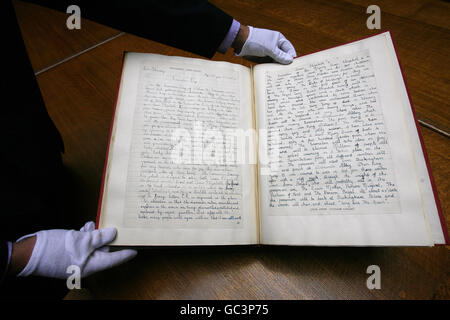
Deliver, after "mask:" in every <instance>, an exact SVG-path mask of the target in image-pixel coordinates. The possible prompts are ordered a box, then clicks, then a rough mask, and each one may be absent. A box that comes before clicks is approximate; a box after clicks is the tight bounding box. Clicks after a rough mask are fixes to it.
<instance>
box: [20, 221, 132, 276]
mask: <svg viewBox="0 0 450 320" xmlns="http://www.w3.org/2000/svg"><path fill="white" fill-rule="evenodd" d="M32 236H36V244H35V245H34V249H33V253H32V254H31V257H30V260H29V261H28V264H27V265H26V266H25V268H24V269H23V270H22V271H21V272H20V273H19V274H18V275H17V276H19V277H24V276H29V275H36V276H43V277H50V278H59V279H67V277H68V276H69V275H70V273H67V267H68V266H70V265H76V266H78V267H79V268H80V270H81V277H86V276H88V275H90V274H92V273H95V272H97V271H101V270H104V269H108V268H112V267H114V266H116V265H119V264H121V263H123V262H126V261H128V260H130V259H132V258H133V257H134V256H136V254H137V252H136V250H131V249H123V250H119V251H115V252H109V247H107V246H105V245H106V244H108V243H110V242H111V241H113V240H114V238H115V236H116V229H115V228H104V229H101V230H95V225H94V223H93V222H92V221H91V222H88V223H86V224H85V225H84V227H83V228H81V229H80V231H76V230H60V229H55V230H45V231H39V232H37V233H34V234H30V235H27V236H24V237H22V238H20V239H19V240H17V241H20V240H22V239H25V238H28V237H32Z"/></svg>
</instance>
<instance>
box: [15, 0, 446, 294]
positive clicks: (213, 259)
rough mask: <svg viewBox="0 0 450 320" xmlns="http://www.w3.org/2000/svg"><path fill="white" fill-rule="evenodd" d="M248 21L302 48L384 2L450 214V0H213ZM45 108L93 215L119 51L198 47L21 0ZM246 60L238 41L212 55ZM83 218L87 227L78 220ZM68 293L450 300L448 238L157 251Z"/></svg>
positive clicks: (333, 35)
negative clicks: (74, 23) (428, 243)
mask: <svg viewBox="0 0 450 320" xmlns="http://www.w3.org/2000/svg"><path fill="white" fill-rule="evenodd" d="M212 2H213V3H215V4H216V5H217V6H218V7H220V8H222V9H223V10H224V11H226V12H228V13H229V14H231V15H232V16H233V17H234V18H235V19H236V20H238V21H240V22H241V23H243V24H248V25H253V26H256V27H262V28H268V29H274V30H278V31H281V32H282V33H283V34H284V35H285V36H286V37H287V38H288V39H289V40H290V41H291V42H292V43H293V44H294V46H295V48H296V50H297V53H298V54H299V55H303V54H308V53H311V52H315V51H318V50H321V49H326V48H329V47H332V46H336V45H339V44H343V43H345V42H349V41H353V40H357V39H359V38H362V37H365V36H368V35H371V34H374V33H376V32H379V31H380V30H368V29H367V27H366V19H367V17H368V14H366V8H367V6H368V5H370V4H377V5H379V6H380V8H381V12H382V14H381V27H382V29H381V31H384V30H390V31H391V32H392V36H393V39H394V41H395V44H396V47H397V49H398V55H399V58H400V61H401V64H402V66H403V68H404V72H405V76H406V80H407V84H408V87H409V91H410V94H411V97H412V101H413V104H414V106H415V108H416V112H417V116H418V118H419V121H420V123H421V131H422V134H423V137H424V141H425V145H426V148H427V152H428V156H429V159H430V163H431V168H432V171H433V174H434V178H435V181H436V185H437V189H438V192H439V198H440V201H441V204H442V208H443V212H444V214H445V216H446V219H447V229H449V226H450V225H449V222H450V208H449V206H450V197H449V189H450V181H449V173H450V157H449V150H450V78H449V66H450V3H448V2H444V1H438V0H435V1H429V0H414V1H406V0H402V1H380V0H379V1H376V2H374V1H371V0H370V1H365V0H333V1H331V0H330V1H324V0H322V1H321V0H314V1H294V0H290V1H275V0H250V1H240V0H227V1H225V0H214V1H212ZM15 7H16V12H17V16H18V19H19V23H20V26H21V29H22V33H23V36H24V40H25V44H26V46H27V49H28V53H29V55H30V58H31V61H32V64H33V67H34V70H35V72H36V74H37V78H38V81H39V85H40V88H41V90H42V93H43V96H44V99H45V102H46V105H47V109H48V112H49V114H50V116H51V117H52V119H53V120H54V122H55V124H56V126H57V127H58V128H59V130H60V132H61V134H62V136H63V139H64V142H65V148H66V153H65V154H64V162H65V165H66V167H67V168H68V169H69V170H70V173H71V177H72V179H73V182H74V184H75V186H76V188H75V191H74V192H73V193H72V194H70V195H69V196H68V202H67V214H73V215H76V216H77V219H78V220H79V221H80V224H81V223H82V222H84V221H88V220H95V217H96V210H97V203H98V202H97V201H98V196H99V191H100V183H101V176H102V170H103V165H104V160H105V153H106V146H107V140H108V132H109V126H110V123H111V117H112V110H113V104H114V100H115V95H116V90H117V85H118V79H119V73H120V67H121V59H122V53H123V51H137V52H153V53H161V54H167V55H180V56H188V57H195V55H193V54H190V53H187V52H184V51H181V50H178V49H174V48H171V47H167V46H164V45H161V44H158V43H156V42H152V41H149V40H146V39H142V38H139V37H136V36H133V35H131V34H126V33H123V32H121V31H120V30H114V29H110V28H108V27H105V26H102V25H99V24H97V23H94V22H90V21H88V20H85V19H82V28H81V30H68V29H67V28H66V24H65V22H66V15H64V14H62V13H58V12H55V11H52V10H49V9H46V8H42V7H38V6H35V5H31V4H26V3H23V2H20V1H16V2H15ZM213 60H225V61H230V62H234V63H241V64H244V65H247V66H249V65H250V63H249V62H247V61H245V60H242V59H240V58H237V57H235V56H234V55H233V53H232V50H229V52H228V53H227V54H225V55H222V54H216V56H215V57H214V59H213ZM80 227H81V225H80ZM372 264H376V265H379V266H380V268H381V290H368V289H367V287H366V279H367V277H368V275H367V274H366V268H367V267H368V266H369V265H372ZM82 286H83V288H84V289H83V290H81V291H76V292H71V293H69V295H68V296H67V298H68V299H73V298H98V299H109V298H117V299H122V298H124V299H448V298H449V297H450V277H449V251H448V247H434V248H315V247H259V248H258V247H211V248H208V247H206V248H205V247H201V248H169V249H166V248H156V249H145V250H141V251H140V252H139V255H138V257H137V258H135V259H134V260H133V261H131V262H129V263H127V264H125V265H122V266H120V267H117V268H115V269H111V270H107V271H105V272H102V273H99V274H95V275H93V276H91V277H89V278H87V279H85V280H83V282H82Z"/></svg>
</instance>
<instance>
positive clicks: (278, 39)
mask: <svg viewBox="0 0 450 320" xmlns="http://www.w3.org/2000/svg"><path fill="white" fill-rule="evenodd" d="M248 28H249V35H248V38H247V40H246V41H245V43H244V45H243V46H242V49H241V51H240V52H239V54H236V55H237V56H239V57H246V56H254V57H266V56H268V57H270V58H272V59H273V60H275V61H276V62H279V63H282V64H289V63H291V62H292V60H293V59H294V58H295V57H296V56H297V53H296V52H295V48H294V46H293V45H292V43H290V42H289V40H287V39H286V38H285V37H284V35H283V34H282V33H280V32H278V31H272V30H267V29H259V28H254V27H251V26H248Z"/></svg>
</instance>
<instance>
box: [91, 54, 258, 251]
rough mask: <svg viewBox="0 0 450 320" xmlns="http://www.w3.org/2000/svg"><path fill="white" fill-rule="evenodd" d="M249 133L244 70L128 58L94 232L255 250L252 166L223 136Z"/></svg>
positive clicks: (122, 239)
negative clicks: (109, 229) (241, 159)
mask: <svg viewBox="0 0 450 320" xmlns="http://www.w3.org/2000/svg"><path fill="white" fill-rule="evenodd" d="M252 126H253V118H252V92H251V78H250V70H249V69H248V68H246V67H243V66H240V65H233V64H230V63H224V62H212V61H206V60H200V59H189V58H181V57H166V56H161V55H154V54H140V53H127V54H126V57H125V61H124V69H123V74H122V81H121V87H120V92H119V99H118V105H117V110H116V116H115V122H114V129H113V130H114V131H113V139H112V146H111V147H112V148H111V150H110V153H109V158H108V167H107V170H108V171H107V173H108V175H107V180H106V181H105V184H106V185H105V195H104V197H103V203H102V212H101V216H100V218H101V220H100V227H108V226H114V227H116V228H118V236H117V238H116V240H115V242H114V244H120V245H124V244H127V245H217V244H220V245H222V244H253V243H256V242H257V230H258V225H257V221H256V207H255V205H256V200H255V195H256V193H255V177H256V175H255V167H256V166H255V165H251V164H244V163H240V162H239V161H237V160H238V159H237V156H236V155H237V153H238V152H237V148H238V146H237V144H235V143H232V142H233V139H230V137H229V136H230V135H231V136H232V137H233V133H234V132H235V131H236V130H243V131H244V130H251V129H252Z"/></svg>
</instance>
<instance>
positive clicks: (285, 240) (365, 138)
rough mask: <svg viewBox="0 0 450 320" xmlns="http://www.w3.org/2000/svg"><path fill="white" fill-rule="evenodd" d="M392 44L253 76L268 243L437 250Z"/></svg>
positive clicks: (351, 48) (376, 41)
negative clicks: (427, 247) (432, 246)
mask: <svg viewBox="0 0 450 320" xmlns="http://www.w3.org/2000/svg"><path fill="white" fill-rule="evenodd" d="M389 43H391V40H390V37H389V34H387V33H385V34H381V35H379V36H375V37H371V38H368V39H365V40H361V41H358V42H354V43H351V44H347V45H343V46H340V47H337V48H333V49H329V50H325V51H322V52H319V53H316V54H311V55H308V56H305V57H301V58H297V59H295V60H294V62H293V63H292V64H291V65H289V66H279V65H273V64H270V65H266V66H261V65H260V66H257V67H255V69H254V78H255V88H256V106H257V108H258V110H259V113H258V123H259V128H260V129H262V130H266V132H267V138H266V139H263V140H262V142H265V143H262V144H261V143H260V154H259V156H260V161H261V162H260V166H261V169H262V170H261V172H260V174H261V175H260V202H261V215H262V222H261V223H262V232H261V233H262V242H263V243H268V244H305V245H430V244H432V239H431V232H430V224H429V221H428V219H427V214H426V211H427V208H426V207H427V205H426V202H425V201H424V192H423V191H422V190H423V189H424V186H423V185H422V183H421V182H420V181H421V180H420V175H421V170H419V169H418V167H417V158H418V157H419V158H418V159H419V160H420V159H423V156H421V157H420V155H418V153H417V152H416V151H417V148H418V141H417V139H411V137H413V138H414V137H417V132H415V131H412V127H411V123H412V124H413V125H414V121H413V119H411V117H410V113H411V109H410V106H409V103H408V104H405V100H404V99H403V96H404V94H405V92H403V91H402V90H400V89H402V88H404V85H403V82H402V80H401V78H398V75H397V73H396V70H395V69H394V68H393V66H394V62H395V61H396V60H395V59H394V58H393V57H392V48H390V47H389ZM260 135H261V133H260ZM260 141H261V139H260ZM264 155H267V156H265V157H264ZM422 180H423V179H422ZM425 187H426V186H425ZM425 189H426V188H425Z"/></svg>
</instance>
